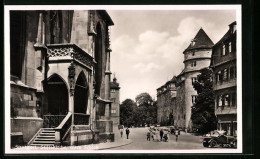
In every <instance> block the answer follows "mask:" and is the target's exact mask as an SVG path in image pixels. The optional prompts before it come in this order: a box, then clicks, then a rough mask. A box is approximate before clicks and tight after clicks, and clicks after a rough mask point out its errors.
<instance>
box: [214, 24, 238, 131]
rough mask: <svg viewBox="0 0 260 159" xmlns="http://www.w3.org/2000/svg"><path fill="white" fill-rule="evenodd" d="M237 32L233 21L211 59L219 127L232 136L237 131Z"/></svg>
mask: <svg viewBox="0 0 260 159" xmlns="http://www.w3.org/2000/svg"><path fill="white" fill-rule="evenodd" d="M236 34H237V32H236V22H233V23H231V24H230V25H229V30H228V31H227V33H226V34H225V35H224V36H223V37H222V38H221V39H220V40H219V41H218V42H217V43H216V44H215V45H214V46H213V49H212V59H211V68H212V69H213V72H214V74H213V89H214V91H215V114H216V116H217V121H218V125H217V128H218V130H224V131H226V132H227V135H232V136H233V135H234V136H235V135H236V131H237V102H236V101H237V100H236V99H237V96H236V95H237V94H236V93H237V91H236V90H237V83H236V79H237V78H236V36H237V35H236Z"/></svg>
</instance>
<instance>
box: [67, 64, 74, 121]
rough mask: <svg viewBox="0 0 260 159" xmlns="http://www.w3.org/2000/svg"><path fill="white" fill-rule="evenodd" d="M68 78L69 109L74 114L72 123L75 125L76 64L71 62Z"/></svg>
mask: <svg viewBox="0 0 260 159" xmlns="http://www.w3.org/2000/svg"><path fill="white" fill-rule="evenodd" d="M68 80H69V86H70V90H69V111H70V112H71V114H72V119H71V120H72V125H74V91H75V66H74V63H73V62H71V64H70V66H69V68H68Z"/></svg>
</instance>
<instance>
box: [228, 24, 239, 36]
mask: <svg viewBox="0 0 260 159" xmlns="http://www.w3.org/2000/svg"><path fill="white" fill-rule="evenodd" d="M229 29H230V30H231V33H232V34H234V33H235V31H236V30H237V22H236V21H234V22H233V23H231V24H229Z"/></svg>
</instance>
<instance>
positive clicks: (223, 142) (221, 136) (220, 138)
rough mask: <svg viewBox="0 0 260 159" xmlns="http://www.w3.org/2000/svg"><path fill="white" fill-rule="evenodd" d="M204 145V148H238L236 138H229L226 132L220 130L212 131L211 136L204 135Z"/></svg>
mask: <svg viewBox="0 0 260 159" xmlns="http://www.w3.org/2000/svg"><path fill="white" fill-rule="evenodd" d="M202 143H203V146H204V147H217V146H221V147H224V146H228V147H237V139H236V136H227V135H225V131H218V130H214V131H211V132H210V133H209V134H206V135H204V136H203V141H202Z"/></svg>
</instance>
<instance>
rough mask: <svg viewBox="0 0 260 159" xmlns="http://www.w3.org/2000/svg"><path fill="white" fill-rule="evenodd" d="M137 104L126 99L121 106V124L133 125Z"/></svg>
mask: <svg viewBox="0 0 260 159" xmlns="http://www.w3.org/2000/svg"><path fill="white" fill-rule="evenodd" d="M134 107H136V103H135V102H134V101H133V100H132V99H126V100H124V101H123V102H122V104H120V124H123V125H126V126H129V125H131V124H132V123H133V111H134Z"/></svg>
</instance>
